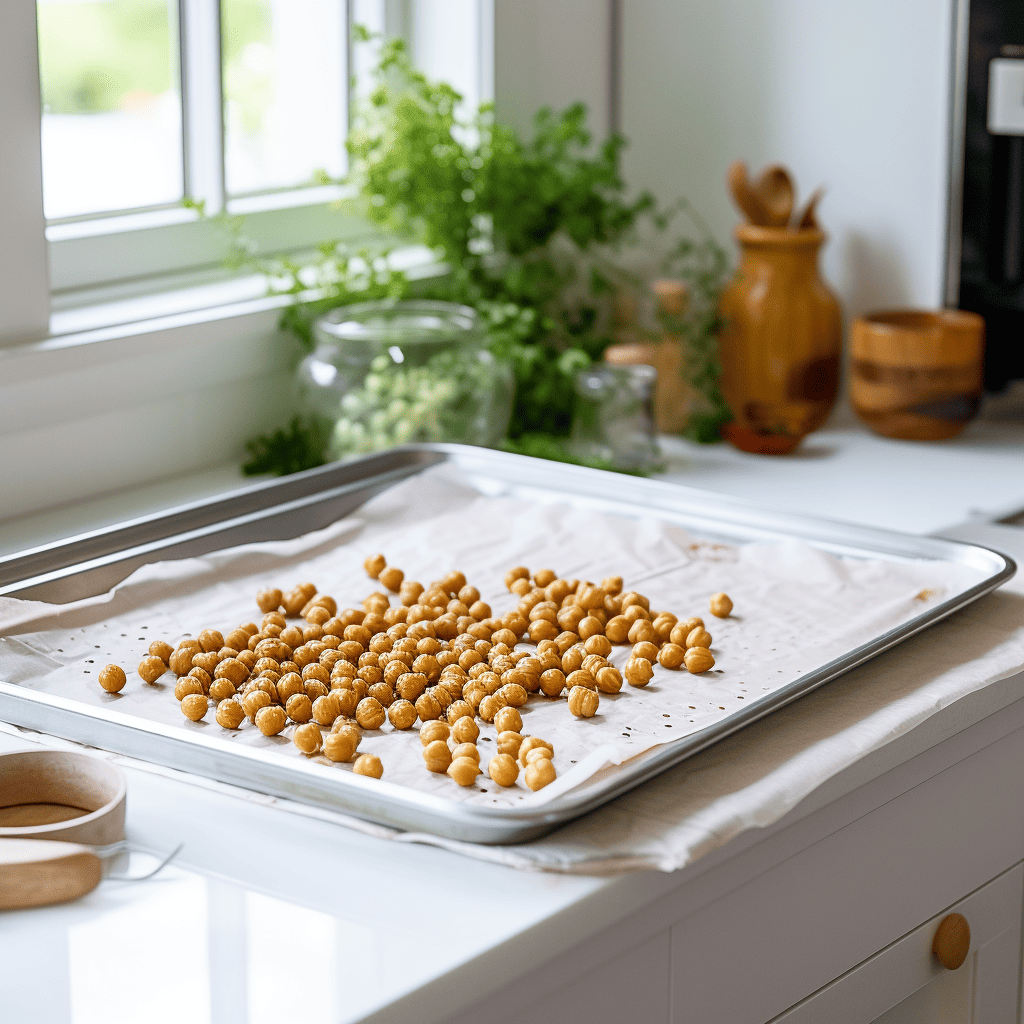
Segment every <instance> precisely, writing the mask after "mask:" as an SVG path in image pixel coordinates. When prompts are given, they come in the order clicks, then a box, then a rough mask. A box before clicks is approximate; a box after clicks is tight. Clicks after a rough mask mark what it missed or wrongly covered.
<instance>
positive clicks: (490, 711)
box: [476, 693, 508, 722]
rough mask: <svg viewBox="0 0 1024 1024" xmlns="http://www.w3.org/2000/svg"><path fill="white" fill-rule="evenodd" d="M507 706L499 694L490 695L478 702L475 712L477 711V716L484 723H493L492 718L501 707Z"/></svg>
mask: <svg viewBox="0 0 1024 1024" xmlns="http://www.w3.org/2000/svg"><path fill="white" fill-rule="evenodd" d="M507 706H508V702H507V701H506V700H505V698H504V697H502V696H501V694H498V693H491V694H488V695H487V696H486V697H484V699H483V700H482V701H480V704H479V706H478V707H477V709H476V711H477V714H478V715H479V716H480V717H481V718H482V719H483V720H484V721H485V722H493V721H494V716H495V715H496V714H497V713H498V712H499V711H500V710H501V709H502V708H503V707H507Z"/></svg>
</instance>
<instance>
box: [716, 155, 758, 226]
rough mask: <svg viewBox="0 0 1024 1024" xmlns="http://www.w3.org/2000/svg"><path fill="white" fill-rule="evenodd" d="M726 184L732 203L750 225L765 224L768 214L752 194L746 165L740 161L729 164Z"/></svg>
mask: <svg viewBox="0 0 1024 1024" xmlns="http://www.w3.org/2000/svg"><path fill="white" fill-rule="evenodd" d="M725 180H726V182H727V183H728V185H729V192H730V194H731V195H732V199H733V202H734V203H735V204H736V205H737V207H739V211H740V213H742V214H743V215H744V216H745V217H746V218H747V220H748V221H749V222H750V223H751V224H761V225H764V224H767V223H768V214H767V211H766V210H765V208H764V206H763V205H762V204H761V201H760V200H759V199H758V197H757V196H756V195H755V194H754V190H753V189H752V188H751V185H750V180H749V179H748V178H747V165H746V164H745V163H744V162H743V161H742V160H734V161H733V162H732V163H731V164H729V170H728V172H727V173H726V179H725Z"/></svg>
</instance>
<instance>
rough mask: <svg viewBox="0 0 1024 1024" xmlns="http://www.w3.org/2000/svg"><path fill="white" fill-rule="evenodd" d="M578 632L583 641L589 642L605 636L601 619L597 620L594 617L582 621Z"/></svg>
mask: <svg viewBox="0 0 1024 1024" xmlns="http://www.w3.org/2000/svg"><path fill="white" fill-rule="evenodd" d="M576 632H577V633H579V635H580V639H581V640H583V641H587V640H589V639H590V638H591V637H595V636H603V635H604V625H603V623H602V622H601V620H600V619H598V618H595V617H594V616H593V615H588V616H587V617H586V618H584V619H580V624H579V625H578V626H577V627H576Z"/></svg>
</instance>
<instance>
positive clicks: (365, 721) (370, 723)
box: [356, 697, 387, 729]
mask: <svg viewBox="0 0 1024 1024" xmlns="http://www.w3.org/2000/svg"><path fill="white" fill-rule="evenodd" d="M386 717H387V712H386V711H385V710H384V705H383V704H381V702H380V701H379V700H376V699H375V698H374V697H364V698H363V699H362V700H361V701H360V702H359V703H358V704H357V705H356V721H357V722H358V723H359V724H360V725H361V726H362V727H363V728H364V729H379V728H380V727H381V726H382V725H383V724H384V719H385V718H386Z"/></svg>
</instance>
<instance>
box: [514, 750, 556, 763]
mask: <svg viewBox="0 0 1024 1024" xmlns="http://www.w3.org/2000/svg"><path fill="white" fill-rule="evenodd" d="M521 756H522V761H523V766H524V767H529V766H530V765H531V764H534V763H535V762H536V761H540V760H541V759H542V758H543V759H544V760H547V761H550V760H552V755H551V751H550V750H548V748H547V747H534V748H533V750H528V751H527V752H526V753H525V754H523V755H521Z"/></svg>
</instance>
